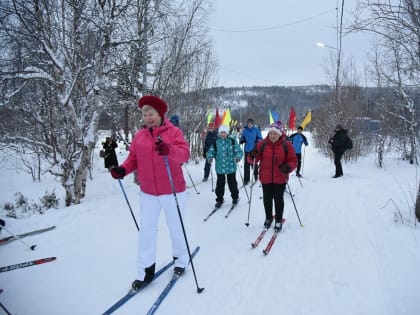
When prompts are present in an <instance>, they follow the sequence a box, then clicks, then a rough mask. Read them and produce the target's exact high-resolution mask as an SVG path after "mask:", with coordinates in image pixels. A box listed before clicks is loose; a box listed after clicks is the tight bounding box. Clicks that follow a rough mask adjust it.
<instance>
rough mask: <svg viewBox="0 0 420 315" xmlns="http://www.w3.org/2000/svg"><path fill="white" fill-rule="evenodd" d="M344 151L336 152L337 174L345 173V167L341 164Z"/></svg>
mask: <svg viewBox="0 0 420 315" xmlns="http://www.w3.org/2000/svg"><path fill="white" fill-rule="evenodd" d="M343 154H344V151H335V152H334V165H335V175H338V176H342V175H343V167H342V166H341V157H342V156H343Z"/></svg>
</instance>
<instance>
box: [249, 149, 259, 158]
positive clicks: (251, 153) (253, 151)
mask: <svg viewBox="0 0 420 315" xmlns="http://www.w3.org/2000/svg"><path fill="white" fill-rule="evenodd" d="M249 155H250V156H251V157H253V158H254V159H255V158H256V157H257V156H258V150H257V149H254V150H252V151H251V152H249Z"/></svg>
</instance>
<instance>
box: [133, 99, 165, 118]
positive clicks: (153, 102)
mask: <svg viewBox="0 0 420 315" xmlns="http://www.w3.org/2000/svg"><path fill="white" fill-rule="evenodd" d="M144 105H149V106H152V107H153V108H154V109H156V111H157V112H158V113H159V116H160V117H162V118H163V117H164V116H165V113H166V112H167V111H168V105H167V104H166V103H165V101H164V100H162V99H160V98H159V97H157V96H153V95H146V96H143V97H142V98H141V99H140V100H139V107H140V109H142V108H143V106H144Z"/></svg>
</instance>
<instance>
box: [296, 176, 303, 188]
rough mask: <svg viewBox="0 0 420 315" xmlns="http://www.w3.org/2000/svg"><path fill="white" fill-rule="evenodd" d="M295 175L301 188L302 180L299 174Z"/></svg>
mask: <svg viewBox="0 0 420 315" xmlns="http://www.w3.org/2000/svg"><path fill="white" fill-rule="evenodd" d="M296 177H297V179H298V181H299V184H300V186H301V187H302V188H303V184H302V180H301V179H300V177H299V176H296Z"/></svg>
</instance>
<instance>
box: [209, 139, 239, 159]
mask: <svg viewBox="0 0 420 315" xmlns="http://www.w3.org/2000/svg"><path fill="white" fill-rule="evenodd" d="M229 139H230V141H231V142H232V151H233V154H235V139H233V138H230V137H229ZM216 141H217V140H216ZM216 141H214V142H213V148H214V155H215V156H216V154H217V145H216Z"/></svg>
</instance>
